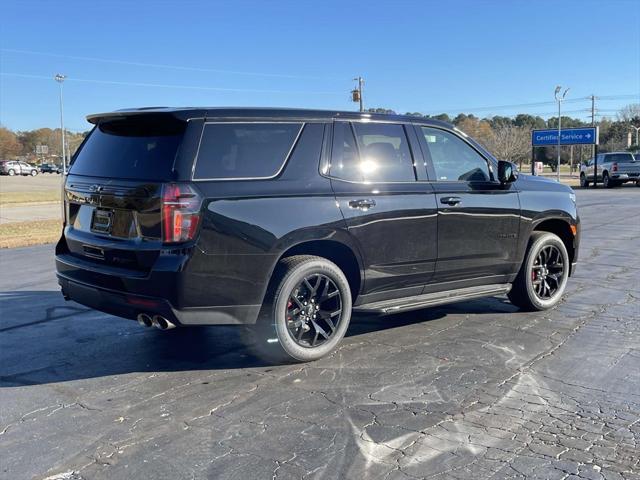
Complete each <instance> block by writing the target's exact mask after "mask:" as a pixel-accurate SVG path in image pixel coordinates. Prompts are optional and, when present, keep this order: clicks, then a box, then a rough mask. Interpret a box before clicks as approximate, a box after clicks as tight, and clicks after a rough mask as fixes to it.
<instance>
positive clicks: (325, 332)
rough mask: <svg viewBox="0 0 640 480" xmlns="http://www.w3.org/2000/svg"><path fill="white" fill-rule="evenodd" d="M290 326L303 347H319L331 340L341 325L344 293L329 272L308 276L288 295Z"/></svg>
mask: <svg viewBox="0 0 640 480" xmlns="http://www.w3.org/2000/svg"><path fill="white" fill-rule="evenodd" d="M286 315H287V319H286V320H287V330H288V331H289V334H290V335H291V337H292V338H293V339H294V341H295V342H296V343H297V344H298V345H300V346H301V347H307V348H308V347H316V346H319V345H322V344H323V343H325V342H326V341H328V340H329V339H330V338H331V336H332V335H333V334H334V333H335V332H336V330H337V329H338V327H339V326H340V321H341V319H342V297H341V295H340V290H339V289H338V287H337V286H336V284H335V283H334V282H333V280H331V279H330V278H329V277H328V276H326V275H324V274H321V273H314V274H312V275H309V276H307V277H305V278H304V279H303V280H302V282H300V283H299V284H298V285H297V286H296V287H295V289H294V290H293V291H292V292H291V295H289V301H288V303H287V312H286Z"/></svg>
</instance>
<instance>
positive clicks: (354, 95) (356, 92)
mask: <svg viewBox="0 0 640 480" xmlns="http://www.w3.org/2000/svg"><path fill="white" fill-rule="evenodd" d="M353 80H354V81H357V82H358V86H357V87H356V88H355V89H353V90H351V100H352V101H353V102H357V103H359V104H360V111H361V112H364V103H363V100H362V86H363V85H364V78H362V77H356V78H354V79H353Z"/></svg>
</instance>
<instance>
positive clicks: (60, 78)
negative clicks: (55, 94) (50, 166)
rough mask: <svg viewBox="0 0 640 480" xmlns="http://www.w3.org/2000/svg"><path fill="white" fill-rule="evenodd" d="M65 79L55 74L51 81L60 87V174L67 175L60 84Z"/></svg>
mask: <svg viewBox="0 0 640 480" xmlns="http://www.w3.org/2000/svg"><path fill="white" fill-rule="evenodd" d="M65 78H67V76H66V75H62V74H61V73H56V76H55V77H53V79H54V80H55V81H56V82H58V85H60V132H61V133H62V173H63V174H64V173H67V149H66V146H65V145H66V144H65V138H64V108H63V103H62V82H64V79H65Z"/></svg>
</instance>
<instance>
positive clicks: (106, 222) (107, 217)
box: [91, 208, 113, 234]
mask: <svg viewBox="0 0 640 480" xmlns="http://www.w3.org/2000/svg"><path fill="white" fill-rule="evenodd" d="M112 226H113V211H112V210H103V209H99V208H96V209H95V210H94V211H93V216H92V217H91V231H92V232H95V233H104V234H110V233H111V227H112Z"/></svg>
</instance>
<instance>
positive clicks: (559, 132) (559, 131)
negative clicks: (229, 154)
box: [554, 85, 569, 183]
mask: <svg viewBox="0 0 640 480" xmlns="http://www.w3.org/2000/svg"><path fill="white" fill-rule="evenodd" d="M560 90H562V87H561V86H560V85H558V86H557V87H556V91H555V93H554V96H555V98H556V102H558V165H557V167H556V169H557V171H556V176H557V179H558V183H560V146H561V145H562V142H561V140H562V139H561V138H560V137H561V136H562V111H561V110H562V109H561V105H562V101H563V100H564V97H566V96H567V92H568V91H569V89H568V88H567V89H566V90H565V91H564V93H563V94H562V96H559V95H558V94H559V93H560Z"/></svg>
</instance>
